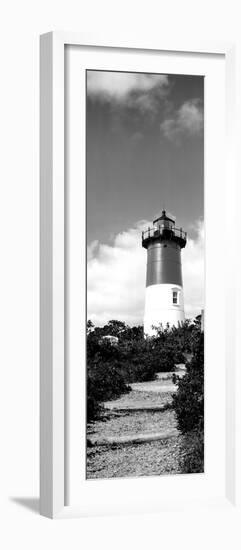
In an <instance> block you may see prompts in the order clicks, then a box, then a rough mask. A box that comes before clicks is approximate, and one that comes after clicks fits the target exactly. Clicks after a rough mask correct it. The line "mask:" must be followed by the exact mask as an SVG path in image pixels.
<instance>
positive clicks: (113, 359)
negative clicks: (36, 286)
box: [87, 320, 198, 419]
mask: <svg viewBox="0 0 241 550" xmlns="http://www.w3.org/2000/svg"><path fill="white" fill-rule="evenodd" d="M197 330H198V323H191V322H190V321H185V323H183V324H182V325H180V326H179V327H177V328H175V327H173V328H172V329H167V328H165V329H163V327H162V326H160V327H159V328H158V329H157V334H156V336H154V337H152V338H144V334H143V327H142V326H138V327H129V326H128V325H126V324H125V323H123V322H122V321H116V320H112V321H109V323H107V324H106V325H105V326H104V327H95V326H94V325H93V323H92V322H91V321H88V323H87V395H88V402H87V413H88V419H91V418H96V416H98V414H99V411H100V407H99V404H100V403H101V402H102V401H105V400H109V399H115V398H117V397H119V396H120V395H121V394H122V393H125V392H127V391H130V387H129V384H130V383H132V382H144V381H148V380H153V379H155V377H156V373H157V372H171V371H173V372H174V370H175V364H176V363H182V362H185V355H184V353H185V352H188V351H189V350H190V347H191V344H192V342H193V341H195V338H196V333H197ZM111 336H114V337H115V340H114V341H111V338H106V337H111Z"/></svg>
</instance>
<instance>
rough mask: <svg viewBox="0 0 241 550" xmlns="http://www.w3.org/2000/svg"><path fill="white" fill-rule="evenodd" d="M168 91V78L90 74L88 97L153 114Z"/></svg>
mask: <svg viewBox="0 0 241 550" xmlns="http://www.w3.org/2000/svg"><path fill="white" fill-rule="evenodd" d="M168 89H169V81H168V76H167V75H153V74H141V73H121V72H115V71H113V72H111V71H88V73H87V94H88V97H90V98H92V99H95V100H98V101H101V102H103V103H112V104H115V105H118V106H125V107H128V108H136V109H138V110H139V111H141V112H150V111H154V110H155V109H156V108H157V105H158V102H159V101H160V98H161V97H164V96H165V95H166V93H167V91H168Z"/></svg>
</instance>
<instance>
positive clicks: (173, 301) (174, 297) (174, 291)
mask: <svg viewBox="0 0 241 550" xmlns="http://www.w3.org/2000/svg"><path fill="white" fill-rule="evenodd" d="M177 298H178V294H177V290H173V291H172V303H173V304H176V305H177V303H178V302H177Z"/></svg>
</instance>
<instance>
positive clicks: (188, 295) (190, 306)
mask: <svg viewBox="0 0 241 550" xmlns="http://www.w3.org/2000/svg"><path fill="white" fill-rule="evenodd" d="M193 229H194V232H195V238H193V239H190V238H189V239H188V241H187V246H186V248H184V249H183V250H182V268H183V286H184V303H185V314H186V317H193V316H196V315H198V314H199V313H200V310H201V309H203V307H204V223H203V221H200V220H199V221H197V222H196V224H195V225H194V227H193Z"/></svg>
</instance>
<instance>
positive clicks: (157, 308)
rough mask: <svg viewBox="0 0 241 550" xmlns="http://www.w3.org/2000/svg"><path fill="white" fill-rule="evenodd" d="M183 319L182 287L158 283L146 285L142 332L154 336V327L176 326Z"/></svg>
mask: <svg viewBox="0 0 241 550" xmlns="http://www.w3.org/2000/svg"><path fill="white" fill-rule="evenodd" d="M184 319H185V315H184V304H183V289H182V287H181V286H179V285H171V284H159V285H151V286H147V287H146V298H145V315H144V333H145V335H147V336H154V335H155V334H156V330H155V328H154V327H159V326H160V324H161V325H162V327H163V328H166V327H167V324H168V325H169V326H170V327H172V326H178V325H179V323H182V322H183V321H184Z"/></svg>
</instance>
